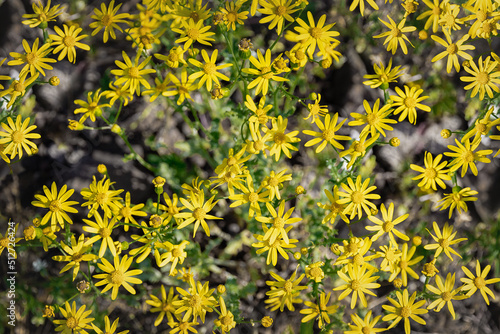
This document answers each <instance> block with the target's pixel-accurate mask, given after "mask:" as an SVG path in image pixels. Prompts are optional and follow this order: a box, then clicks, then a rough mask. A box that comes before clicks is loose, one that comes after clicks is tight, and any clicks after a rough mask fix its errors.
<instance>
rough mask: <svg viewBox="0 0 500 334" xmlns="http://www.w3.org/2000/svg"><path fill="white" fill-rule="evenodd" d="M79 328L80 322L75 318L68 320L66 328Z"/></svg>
mask: <svg viewBox="0 0 500 334" xmlns="http://www.w3.org/2000/svg"><path fill="white" fill-rule="evenodd" d="M77 326H78V320H76V318H75V317H69V318H68V320H66V327H68V328H69V329H73V328H76V327H77Z"/></svg>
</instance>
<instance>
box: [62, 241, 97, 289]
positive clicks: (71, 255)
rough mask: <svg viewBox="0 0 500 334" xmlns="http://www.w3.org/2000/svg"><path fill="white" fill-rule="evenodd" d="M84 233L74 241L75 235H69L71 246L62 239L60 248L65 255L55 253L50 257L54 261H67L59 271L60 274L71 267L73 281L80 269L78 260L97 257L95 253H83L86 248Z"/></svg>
mask: <svg viewBox="0 0 500 334" xmlns="http://www.w3.org/2000/svg"><path fill="white" fill-rule="evenodd" d="M84 237H85V236H84V235H83V234H80V237H79V238H78V242H76V239H75V236H74V235H72V236H71V247H70V245H66V244H65V243H64V241H62V242H61V247H62V249H63V250H64V251H65V252H66V254H67V255H56V256H53V257H52V259H53V260H54V261H69V263H68V264H67V265H65V266H64V268H62V269H61V271H60V272H59V273H60V274H62V273H63V272H65V271H67V270H69V269H71V268H73V281H74V280H75V278H76V275H77V274H78V271H79V270H80V262H82V261H92V260H95V259H97V258H98V256H97V255H95V254H85V253H86V252H87V250H88V247H85V246H84Z"/></svg>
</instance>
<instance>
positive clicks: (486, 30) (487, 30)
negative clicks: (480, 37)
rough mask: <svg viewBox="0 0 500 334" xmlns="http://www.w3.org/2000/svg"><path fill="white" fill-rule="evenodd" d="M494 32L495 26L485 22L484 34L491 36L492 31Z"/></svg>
mask: <svg viewBox="0 0 500 334" xmlns="http://www.w3.org/2000/svg"><path fill="white" fill-rule="evenodd" d="M492 30H493V25H492V24H490V23H488V22H484V23H483V32H484V33H485V34H486V35H489V34H491V31H492Z"/></svg>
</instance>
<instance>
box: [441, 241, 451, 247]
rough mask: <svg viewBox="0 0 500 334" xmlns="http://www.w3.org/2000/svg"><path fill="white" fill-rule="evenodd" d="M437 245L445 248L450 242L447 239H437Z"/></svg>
mask: <svg viewBox="0 0 500 334" xmlns="http://www.w3.org/2000/svg"><path fill="white" fill-rule="evenodd" d="M439 245H440V246H441V247H443V248H447V247H449V246H450V242H449V241H448V239H439Z"/></svg>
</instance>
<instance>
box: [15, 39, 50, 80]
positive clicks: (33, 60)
mask: <svg viewBox="0 0 500 334" xmlns="http://www.w3.org/2000/svg"><path fill="white" fill-rule="evenodd" d="M38 41H39V39H38V38H37V39H35V42H34V43H33V47H30V46H29V44H28V42H27V41H26V40H25V39H23V48H24V51H25V53H24V54H21V53H17V52H11V53H10V56H11V57H12V58H14V60H11V61H9V62H8V63H7V65H9V66H15V65H23V64H26V65H24V67H23V68H22V69H21V72H20V74H19V76H22V75H23V74H24V73H26V72H29V73H30V75H31V76H32V77H33V76H35V74H36V73H37V72H38V73H41V74H42V75H43V76H45V72H44V71H43V70H44V69H46V70H52V69H53V67H52V66H50V65H48V64H47V63H55V62H56V60H55V59H52V58H47V57H46V56H47V55H48V54H49V53H50V51H51V50H52V49H49V48H50V44H49V43H45V44H43V45H42V46H41V47H40V48H38Z"/></svg>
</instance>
